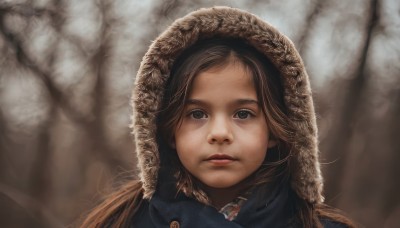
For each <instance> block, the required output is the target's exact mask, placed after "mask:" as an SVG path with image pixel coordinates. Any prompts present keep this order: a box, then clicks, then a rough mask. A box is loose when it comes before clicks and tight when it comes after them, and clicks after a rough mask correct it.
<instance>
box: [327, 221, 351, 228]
mask: <svg viewBox="0 0 400 228" xmlns="http://www.w3.org/2000/svg"><path fill="white" fill-rule="evenodd" d="M321 223H322V225H323V227H324V228H348V226H346V225H345V224H343V223H339V222H335V221H332V220H329V219H321Z"/></svg>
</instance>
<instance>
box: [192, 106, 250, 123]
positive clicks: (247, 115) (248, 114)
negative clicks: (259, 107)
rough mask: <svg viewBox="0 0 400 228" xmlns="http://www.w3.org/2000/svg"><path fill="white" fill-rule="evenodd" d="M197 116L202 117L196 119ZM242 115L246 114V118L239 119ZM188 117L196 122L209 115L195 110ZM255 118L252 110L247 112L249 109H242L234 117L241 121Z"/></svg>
mask: <svg viewBox="0 0 400 228" xmlns="http://www.w3.org/2000/svg"><path fill="white" fill-rule="evenodd" d="M195 114H200V115H201V117H199V116H198V117H199V118H196V117H195V116H194V115H195ZM240 114H246V117H244V118H240V117H239V115H240ZM188 116H190V117H191V118H193V119H196V120H200V119H205V118H208V115H207V114H206V113H205V112H204V111H202V110H199V109H195V110H192V111H190V112H189V114H188ZM254 116H255V115H254V113H253V112H251V111H250V110H247V109H241V110H239V111H237V112H236V113H235V114H234V115H233V117H234V118H235V119H241V120H244V119H248V118H251V117H254Z"/></svg>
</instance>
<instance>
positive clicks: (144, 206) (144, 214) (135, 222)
mask: <svg viewBox="0 0 400 228" xmlns="http://www.w3.org/2000/svg"><path fill="white" fill-rule="evenodd" d="M130 227H154V224H153V221H152V219H151V217H150V212H149V202H148V201H147V200H143V201H142V203H141V205H140V207H139V209H138V210H137V211H136V213H135V214H134V215H133V216H132V219H131V222H130Z"/></svg>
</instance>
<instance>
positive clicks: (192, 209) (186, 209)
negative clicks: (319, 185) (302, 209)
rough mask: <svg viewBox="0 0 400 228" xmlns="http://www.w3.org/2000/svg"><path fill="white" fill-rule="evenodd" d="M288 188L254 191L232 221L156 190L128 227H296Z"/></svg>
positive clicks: (328, 226)
mask: <svg viewBox="0 0 400 228" xmlns="http://www.w3.org/2000/svg"><path fill="white" fill-rule="evenodd" d="M164 187H166V186H164ZM163 189H164V190H166V188H163ZM289 191H290V190H289V187H287V186H284V187H283V186H279V187H278V188H276V189H275V190H273V191H270V192H268V191H260V190H258V191H255V192H254V193H253V194H252V195H251V196H250V197H249V199H248V200H247V201H246V203H245V204H244V205H243V207H242V208H241V210H240V212H239V214H238V216H237V217H236V218H235V219H234V220H233V221H228V220H226V219H225V217H224V215H222V214H221V213H219V212H218V211H217V209H215V208H214V207H211V206H207V205H204V204H202V203H199V202H198V201H196V200H194V199H191V198H188V197H186V196H184V195H183V194H178V195H177V196H176V195H173V194H170V193H168V191H156V193H155V194H154V196H153V197H152V199H151V200H150V201H146V200H145V201H144V202H143V204H142V205H141V208H140V209H139V211H138V212H137V213H136V214H135V216H134V217H133V219H132V221H131V226H130V227H135V228H136V227H146V228H147V227H149V228H150V227H174V228H204V227H231V228H242V227H274V228H275V227H276V228H279V227H299V226H296V225H293V224H289V223H290V221H291V219H292V218H293V215H294V207H293V203H292V202H293V200H291V199H290V197H291V194H290V192H289ZM160 192H162V194H160ZM321 222H322V223H323V225H324V227H325V228H345V227H346V226H344V225H342V224H339V223H335V222H332V221H328V220H321Z"/></svg>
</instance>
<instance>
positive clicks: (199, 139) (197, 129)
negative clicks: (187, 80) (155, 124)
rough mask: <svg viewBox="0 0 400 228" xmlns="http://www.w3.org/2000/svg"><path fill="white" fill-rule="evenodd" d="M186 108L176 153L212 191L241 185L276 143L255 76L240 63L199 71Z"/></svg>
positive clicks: (177, 135)
mask: <svg viewBox="0 0 400 228" xmlns="http://www.w3.org/2000/svg"><path fill="white" fill-rule="evenodd" d="M184 112H185V113H184V115H183V117H182V118H183V120H182V123H181V125H178V127H177V129H176V131H175V146H176V150H177V153H178V157H179V159H180V161H181V163H182V164H183V166H184V167H185V168H186V169H187V170H188V171H189V172H190V173H191V174H192V175H193V176H194V177H196V178H197V179H198V180H199V181H201V182H202V184H204V185H205V186H206V187H207V188H208V189H209V190H210V189H215V190H223V189H229V188H231V187H234V186H237V184H239V183H241V182H242V181H243V180H245V179H246V178H247V177H249V176H250V175H251V174H252V173H254V172H255V171H256V170H257V169H258V168H259V167H260V166H261V164H262V163H263V161H264V158H265V156H266V152H267V148H269V147H272V146H274V145H275V142H274V141H272V140H269V131H268V127H267V123H266V120H265V117H264V114H263V112H262V110H261V108H260V106H259V101H258V100H257V94H256V90H255V88H254V85H253V81H252V77H251V75H250V73H248V72H247V71H246V70H245V68H244V67H243V65H242V64H241V63H238V62H236V63H229V64H227V65H226V66H223V67H216V68H211V69H210V70H207V71H205V72H202V73H200V74H198V75H197V76H196V77H195V79H194V81H193V85H192V90H191V92H190V94H189V96H188V99H187V101H186V104H185V111H184Z"/></svg>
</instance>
